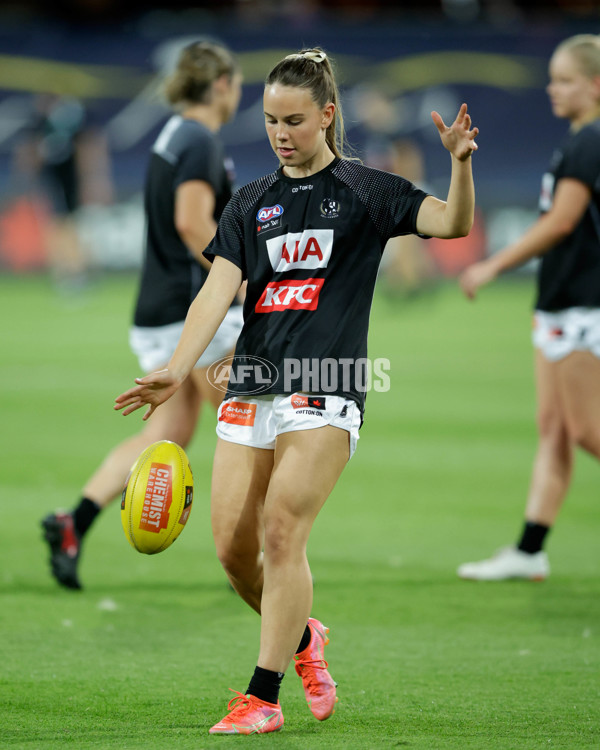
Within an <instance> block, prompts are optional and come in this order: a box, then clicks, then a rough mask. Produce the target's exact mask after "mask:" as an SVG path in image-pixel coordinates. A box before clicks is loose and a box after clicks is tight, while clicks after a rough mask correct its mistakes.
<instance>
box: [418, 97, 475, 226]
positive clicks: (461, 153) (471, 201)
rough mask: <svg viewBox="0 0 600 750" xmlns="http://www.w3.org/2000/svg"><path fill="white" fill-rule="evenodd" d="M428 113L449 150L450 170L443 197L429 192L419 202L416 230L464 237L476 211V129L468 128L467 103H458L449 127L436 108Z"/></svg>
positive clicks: (471, 224) (469, 122) (469, 119)
mask: <svg viewBox="0 0 600 750" xmlns="http://www.w3.org/2000/svg"><path fill="white" fill-rule="evenodd" d="M431 117H432V119H433V121H434V123H435V125H436V127H437V129H438V132H439V134H440V138H441V140H442V143H443V145H444V147H445V148H446V149H447V150H448V151H449V152H450V154H451V157H452V173H451V177H450V188H449V190H448V197H447V198H446V200H445V201H441V200H439V199H438V198H434V197H433V196H428V197H427V198H425V200H424V201H423V203H422V204H421V208H420V209H419V213H418V215H417V231H418V232H419V233H420V234H427V235H429V236H431V237H441V238H442V239H452V238H454V237H465V236H466V235H467V234H469V232H470V231H471V227H472V226H473V215H474V212H475V187H474V185H473V172H472V169H471V154H472V153H473V151H476V150H477V144H476V143H475V136H476V135H477V134H478V132H479V130H478V129H477V128H471V117H470V115H469V114H468V112H467V105H466V104H463V105H462V106H461V108H460V110H459V112H458V115H457V116H456V120H455V121H454V122H453V123H452V125H450V126H449V127H448V126H447V125H446V124H445V123H444V121H443V119H442V117H441V116H440V115H439V113H438V112H432V113H431Z"/></svg>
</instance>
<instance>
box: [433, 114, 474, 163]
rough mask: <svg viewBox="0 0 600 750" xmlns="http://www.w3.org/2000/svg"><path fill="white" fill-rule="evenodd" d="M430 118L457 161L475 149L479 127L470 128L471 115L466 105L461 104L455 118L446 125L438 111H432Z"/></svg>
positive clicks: (463, 158)
mask: <svg viewBox="0 0 600 750" xmlns="http://www.w3.org/2000/svg"><path fill="white" fill-rule="evenodd" d="M431 119H432V120H433V122H434V123H435V126H436V128H437V129H438V132H439V134H440V138H441V139H442V143H443V144H444V147H445V148H447V149H448V151H450V153H451V154H452V155H453V156H455V157H456V158H457V159H458V160H459V161H466V160H467V159H468V158H469V157H470V156H471V154H472V153H473V151H477V144H476V143H475V137H476V136H477V134H478V133H479V128H471V116H470V115H469V113H468V112H467V105H466V104H462V105H461V107H460V109H459V110H458V115H457V116H456V120H454V122H453V123H452V125H450V127H448V126H447V125H446V124H445V123H444V121H443V120H442V116H441V115H440V113H439V112H432V113H431Z"/></svg>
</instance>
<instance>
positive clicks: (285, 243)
mask: <svg viewBox="0 0 600 750" xmlns="http://www.w3.org/2000/svg"><path fill="white" fill-rule="evenodd" d="M332 249H333V229H305V230H304V231H303V232H292V233H289V234H282V235H280V236H279V237H273V238H272V239H270V240H267V252H268V253H269V260H270V261H271V265H272V266H273V270H274V271H276V272H281V271H289V270H290V269H292V268H327V264H328V263H329V259H330V258H331V251H332Z"/></svg>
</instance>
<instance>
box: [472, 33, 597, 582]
mask: <svg viewBox="0 0 600 750" xmlns="http://www.w3.org/2000/svg"><path fill="white" fill-rule="evenodd" d="M547 91H548V95H549V97H550V102H551V105H552V110H553V112H554V114H555V115H556V116H557V117H561V118H564V119H565V120H568V121H569V124H570V127H569V133H568V135H567V137H566V139H565V141H564V143H562V145H561V146H560V148H559V149H558V151H556V152H555V154H554V156H553V159H552V163H551V167H550V171H549V172H547V173H546V174H545V175H544V177H543V180H542V192H541V196H540V210H541V215H540V217H539V219H538V220H537V221H536V223H535V224H534V225H533V226H532V227H531V228H530V229H529V230H528V231H527V232H526V233H525V234H524V235H523V236H522V237H521V239H519V240H518V241H517V242H515V243H514V244H512V245H510V246H509V247H507V248H505V249H504V250H502V251H501V252H499V253H498V254H497V255H494V256H493V257H491V258H488V259H486V260H484V261H482V262H480V263H476V264H474V265H473V266H470V267H469V268H467V269H466V271H465V272H464V274H463V276H462V278H461V286H462V288H463V291H464V293H465V294H466V295H467V297H469V298H471V299H473V298H474V297H475V295H476V293H477V290H478V289H479V287H481V286H482V285H483V284H487V283H489V282H490V281H492V280H493V279H494V278H496V276H498V274H500V273H502V272H503V271H507V270H508V269H510V268H514V267H515V266H518V265H520V264H521V263H524V262H525V261H527V260H530V259H531V258H534V257H538V256H541V257H542V261H541V264H540V267H539V274H538V289H537V301H536V303H535V313H534V329H533V344H534V347H535V373H536V389H537V402H538V433H539V439H538V447H537V454H536V457H535V460H534V464H533V474H532V478H531V484H530V488H529V495H528V498H527V505H526V509H525V525H524V528H523V531H522V535H521V538H520V540H519V541H518V543H517V546H516V547H505V548H503V549H501V550H500V551H499V552H498V553H497V554H496V555H495V556H494V557H492V558H490V559H488V560H482V561H480V562H475V563H465V564H464V565H461V566H460V567H459V569H458V575H459V576H461V577H462V578H468V579H475V580H483V581H498V580H504V579H507V578H523V579H529V580H542V579H544V578H546V577H547V576H548V575H549V573H550V567H549V563H548V558H547V555H546V552H545V551H544V549H543V545H544V542H545V539H546V536H547V534H548V531H549V530H550V528H551V527H552V525H553V524H554V522H555V520H556V517H557V515H558V512H559V510H560V507H561V505H562V503H563V500H564V499H565V495H566V493H567V490H568V487H569V482H570V480H571V472H572V468H573V453H574V447H575V446H579V447H581V448H583V449H584V450H586V451H587V452H588V453H590V454H591V455H592V456H595V457H596V458H600V387H599V385H598V384H599V383H600V37H598V36H594V35H592V34H580V35H577V36H574V37H570V38H569V39H566V40H565V41H563V42H562V43H561V44H559V45H558V47H557V48H556V50H555V51H554V54H553V55H552V58H551V60H550V83H549V84H548V88H547Z"/></svg>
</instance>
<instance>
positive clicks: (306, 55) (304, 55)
mask: <svg viewBox="0 0 600 750" xmlns="http://www.w3.org/2000/svg"><path fill="white" fill-rule="evenodd" d="M284 59H285V60H311V61H312V62H314V63H322V62H323V61H324V60H326V59H327V54H326V53H325V52H323V50H307V51H306V52H295V53H294V54H293V55H288V56H287V57H286V58H284Z"/></svg>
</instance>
